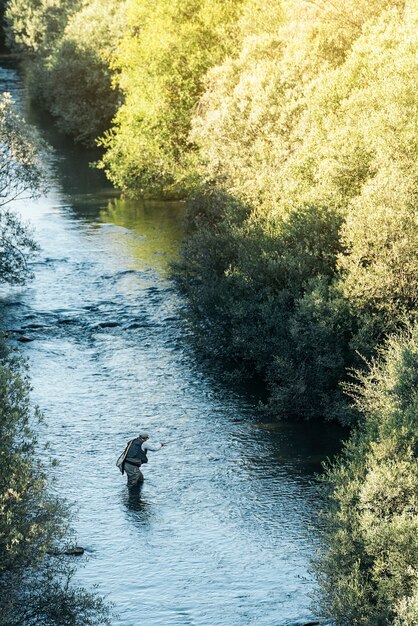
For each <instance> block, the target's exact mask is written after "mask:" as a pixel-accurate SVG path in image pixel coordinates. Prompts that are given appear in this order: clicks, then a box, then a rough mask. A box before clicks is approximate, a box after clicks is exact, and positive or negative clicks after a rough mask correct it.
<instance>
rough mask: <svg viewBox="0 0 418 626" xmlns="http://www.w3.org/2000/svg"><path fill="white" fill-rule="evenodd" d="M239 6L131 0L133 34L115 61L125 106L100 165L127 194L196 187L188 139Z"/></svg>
mask: <svg viewBox="0 0 418 626" xmlns="http://www.w3.org/2000/svg"><path fill="white" fill-rule="evenodd" d="M240 4H241V2H240V0H227V1H225V0H224V1H222V2H221V1H218V0H216V1H213V0H212V1H209V0H187V1H184V0H175V1H173V0H160V1H159V2H157V3H155V2H148V1H145V2H144V1H143V0H129V2H128V4H127V12H128V13H127V14H128V28H127V30H126V33H125V35H124V37H123V39H122V42H121V45H120V47H119V49H118V51H117V53H116V55H115V61H114V67H115V69H116V70H117V82H118V84H119V86H120V89H121V91H122V92H123V94H124V97H125V100H124V103H123V105H122V106H121V107H120V109H119V110H118V113H117V115H116V118H115V124H114V126H113V128H112V129H111V131H110V132H109V133H106V134H105V136H104V138H103V140H102V145H103V146H104V147H105V148H107V152H106V155H105V156H104V158H103V160H102V167H104V168H105V169H106V171H107V174H108V176H109V178H110V179H111V180H112V181H113V183H114V184H115V185H116V186H117V187H118V188H120V189H122V190H123V191H124V192H125V193H127V194H130V195H133V194H136V195H138V194H139V195H141V194H142V195H143V194H144V193H145V194H147V193H148V194H149V193H154V194H155V193H161V192H166V193H167V194H172V195H176V194H178V193H182V192H183V193H184V190H185V189H190V185H191V181H192V180H193V176H194V165H195V160H196V154H195V152H196V151H195V146H194V144H193V142H192V141H191V140H190V138H189V131H190V121H191V116H192V114H193V110H194V107H195V106H196V103H197V100H198V98H199V96H200V95H201V93H202V90H203V78H204V75H205V73H206V71H207V70H208V68H209V67H210V66H211V65H213V64H216V63H217V62H219V61H221V60H222V59H223V57H224V56H225V55H226V54H227V52H228V50H229V46H230V45H231V43H232V42H233V37H234V23H235V20H236V16H237V13H238V10H239V7H240Z"/></svg>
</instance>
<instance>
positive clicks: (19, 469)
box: [0, 340, 110, 626]
mask: <svg viewBox="0 0 418 626" xmlns="http://www.w3.org/2000/svg"><path fill="white" fill-rule="evenodd" d="M0 351H1V355H0V460H1V463H0V604H1V607H2V610H1V613H0V624H1V626H35V625H44V626H46V625H48V626H68V625H69V624H71V625H73V626H86V625H88V624H89V625H92V626H93V625H99V624H102V625H105V624H109V623H110V622H109V619H108V607H106V605H105V604H104V602H103V600H102V599H101V598H99V597H98V596H96V595H94V594H90V593H88V592H86V591H85V590H84V589H81V588H78V587H76V586H75V585H73V584H72V583H71V579H72V576H73V568H72V567H71V566H69V564H68V563H65V562H62V558H63V557H53V556H50V554H51V553H55V552H57V549H59V548H62V542H63V541H64V540H65V538H66V537H67V536H68V521H67V519H68V511H67V509H66V507H65V505H64V504H63V502H62V501H60V500H59V499H58V498H57V497H55V496H53V495H51V493H50V492H49V491H48V488H47V474H46V472H47V467H46V466H45V465H44V464H43V463H41V461H40V460H39V458H40V456H39V452H40V451H39V448H38V446H37V441H36V437H35V434H34V430H35V428H37V427H38V426H39V421H40V419H41V416H40V414H39V412H38V411H37V410H33V409H32V406H31V402H30V398H29V393H30V382H29V379H28V374H27V371H26V368H25V366H24V364H23V363H22V361H21V359H19V358H18V357H17V356H16V355H13V354H12V353H10V352H9V351H8V350H7V349H6V347H5V345H4V342H3V340H2V341H1V345H0ZM60 559H61V560H60Z"/></svg>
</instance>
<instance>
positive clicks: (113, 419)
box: [0, 66, 340, 626]
mask: <svg viewBox="0 0 418 626" xmlns="http://www.w3.org/2000/svg"><path fill="white" fill-rule="evenodd" d="M0 89H1V91H5V90H7V91H11V92H12V93H13V94H14V96H15V97H16V99H17V100H18V101H19V102H20V105H21V107H22V108H23V109H25V92H24V89H23V87H22V82H21V79H20V77H19V75H18V73H17V72H16V70H15V69H13V67H7V66H4V67H3V69H1V70H0ZM26 112H27V113H28V115H29V117H31V118H32V120H34V121H35V122H37V123H38V126H39V127H40V129H41V132H42V133H43V134H44V136H46V137H47V139H49V140H50V141H51V142H52V143H53V144H54V145H55V147H56V151H55V154H54V156H53V157H52V159H51V164H50V166H51V172H52V184H51V189H50V192H49V193H48V195H47V196H46V197H43V198H41V199H40V200H38V201H36V202H35V201H26V202H23V201H21V202H19V205H18V207H17V208H18V210H19V211H20V212H21V213H22V214H23V216H24V218H25V219H30V220H31V222H32V224H33V225H34V227H35V230H36V239H37V240H38V242H39V243H40V246H41V252H40V255H39V257H38V259H37V260H36V262H35V263H34V264H33V270H34V273H35V279H34V280H33V282H31V283H30V284H29V285H28V286H26V287H24V288H14V289H3V290H2V292H1V298H0V307H1V308H0V313H1V315H2V320H3V325H4V327H5V328H8V329H9V330H10V331H15V332H13V333H11V336H12V337H14V338H15V339H13V340H12V341H13V342H15V341H16V338H17V337H19V336H20V335H24V336H26V337H27V338H28V339H32V340H33V341H31V342H28V343H26V344H23V345H22V352H23V353H24V354H25V356H26V357H27V358H28V360H29V364H30V371H31V377H32V381H33V399H34V402H36V403H37V404H38V405H39V406H40V407H41V409H42V411H43V412H44V414H45V415H46V418H47V422H46V425H45V426H44V427H43V432H42V433H41V439H42V440H43V441H45V440H47V441H49V442H50V444H51V449H50V453H51V457H54V458H58V459H59V462H60V463H59V465H58V467H57V468H55V469H54V474H55V476H56V487H55V488H56V489H58V490H59V491H60V493H62V494H63V495H64V496H65V497H66V498H67V499H68V500H69V501H70V502H71V503H74V504H75V506H76V507H77V511H78V512H77V515H76V517H75V521H74V527H75V530H76V533H77V538H78V543H79V544H80V545H82V546H84V547H85V548H86V554H87V556H86V558H85V557H83V558H82V559H81V561H83V566H82V567H81V568H80V570H79V572H78V575H77V577H78V580H79V581H80V582H81V583H82V584H83V585H86V586H89V587H90V586H91V585H92V584H94V583H98V584H99V589H100V591H101V592H102V593H103V594H105V595H106V596H107V597H108V598H109V599H110V600H111V601H113V602H114V604H115V608H116V612H117V616H116V617H115V619H114V624H115V626H139V625H140V624H146V625H147V626H154V625H159V626H169V625H178V626H184V625H195V626H247V625H249V624H253V625H256V626H284V625H286V624H299V623H300V624H302V623H304V622H306V621H308V620H309V619H311V618H312V612H311V610H310V609H309V604H310V599H309V594H310V593H311V592H312V590H313V589H314V587H315V585H314V582H313V580H312V577H311V576H310V574H309V572H308V568H309V559H310V558H311V557H312V555H313V554H314V552H315V549H316V547H317V542H318V539H317V538H316V534H315V523H316V521H317V516H318V508H319V505H318V496H317V493H316V489H315V484H314V476H315V472H317V471H318V470H319V469H320V462H321V459H323V458H325V457H326V456H327V455H330V454H332V453H333V452H334V451H335V450H336V448H337V447H338V438H339V436H340V433H339V432H338V430H337V429H334V428H330V427H329V426H320V425H317V424H316V425H312V424H311V425H309V424H308V425H307V424H290V423H288V422H278V423H268V422H266V421H263V420H262V419H261V417H260V413H259V411H258V409H257V405H258V398H257V396H256V394H255V393H251V392H250V391H245V390H243V389H242V388H241V389H240V388H234V387H233V386H232V385H231V384H227V383H225V382H224V381H223V380H222V376H221V375H220V368H217V370H211V368H210V367H208V366H207V365H205V366H203V364H202V363H200V362H199V358H198V356H196V355H195V354H194V353H193V351H192V349H191V348H190V347H189V346H188V341H187V333H186V331H185V330H184V324H183V322H182V319H181V312H182V309H183V307H184V304H183V302H182V300H181V298H180V297H179V295H178V294H177V293H176V291H175V289H174V288H173V284H172V283H171V282H170V280H169V278H168V273H167V268H168V263H169V262H170V260H172V259H173V258H175V255H176V253H177V251H178V247H179V242H180V239H181V236H182V231H181V218H182V211H183V209H182V206H181V205H179V204H177V205H176V204H173V203H140V202H137V203H132V202H131V203H128V202H123V201H121V200H119V199H117V198H116V197H115V195H114V193H113V192H112V190H111V189H110V188H109V186H108V185H106V184H105V182H104V180H103V178H102V176H101V175H100V174H99V173H98V172H95V171H93V170H91V169H89V168H88V166H87V163H88V160H89V155H86V154H85V153H83V151H82V150H80V149H76V148H74V147H72V146H71V144H69V143H68V142H67V143H66V142H65V141H63V140H62V138H60V137H59V136H58V135H57V134H56V133H54V132H53V131H52V130H51V127H50V124H49V127H48V126H47V125H45V122H42V121H41V120H39V119H38V120H37V119H36V118H35V117H34V113H33V112H32V113H30V111H26ZM16 345H17V344H16ZM144 430H145V431H148V432H149V433H150V434H151V436H152V439H157V440H161V441H167V442H169V444H168V445H167V447H165V448H163V449H162V450H161V451H159V452H156V453H149V457H150V462H149V463H148V465H147V466H145V468H144V474H145V483H144V486H143V488H142V491H141V493H140V495H139V496H138V495H136V496H135V495H133V496H130V495H129V494H128V492H127V489H126V486H125V477H122V476H121V474H120V473H119V471H118V470H117V468H116V467H115V460H116V458H117V456H118V455H119V453H120V452H121V451H122V450H123V448H124V446H125V443H126V441H127V440H128V439H129V438H131V437H132V436H133V435H135V434H136V433H138V432H140V431H144Z"/></svg>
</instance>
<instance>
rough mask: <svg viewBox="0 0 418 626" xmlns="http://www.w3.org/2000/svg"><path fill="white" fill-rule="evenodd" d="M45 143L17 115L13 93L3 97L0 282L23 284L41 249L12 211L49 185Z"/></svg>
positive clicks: (0, 121)
mask: <svg viewBox="0 0 418 626" xmlns="http://www.w3.org/2000/svg"><path fill="white" fill-rule="evenodd" d="M45 150H46V146H45V144H43V142H42V141H41V140H40V139H39V137H38V136H37V134H36V132H35V131H34V130H33V129H32V128H31V127H30V126H29V125H28V124H26V123H25V121H24V120H23V118H22V117H21V116H20V115H19V114H18V113H17V112H16V110H15V108H14V106H13V101H12V98H11V97H10V95H9V94H3V95H2V96H1V97H0V282H3V283H11V284H21V283H23V282H25V280H26V279H27V278H28V277H29V276H30V271H29V269H28V265H27V261H28V259H30V258H31V256H32V255H33V253H34V252H35V251H36V249H37V245H36V243H35V241H34V240H33V237H32V234H31V230H30V227H29V226H28V225H26V224H24V223H23V222H22V220H21V219H20V218H19V217H18V216H17V215H16V214H15V213H14V212H13V211H12V210H11V208H10V205H11V203H13V201H15V200H16V199H18V198H23V197H28V196H32V197H33V196H36V195H38V194H40V193H41V192H42V191H43V190H44V189H45V185H46V172H45V168H44V166H43V164H42V157H43V156H44V153H45Z"/></svg>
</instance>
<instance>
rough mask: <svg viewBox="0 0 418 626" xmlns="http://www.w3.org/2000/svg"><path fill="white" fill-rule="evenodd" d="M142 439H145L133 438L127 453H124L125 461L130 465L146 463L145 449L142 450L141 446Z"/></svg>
mask: <svg viewBox="0 0 418 626" xmlns="http://www.w3.org/2000/svg"><path fill="white" fill-rule="evenodd" d="M144 441H145V440H144V439H141V438H140V437H137V438H136V439H133V441H132V443H131V445H130V448H129V450H128V454H127V455H126V458H125V463H130V464H131V465H142V463H148V458H147V451H146V450H143V449H142V447H141V446H142V444H143V443H144Z"/></svg>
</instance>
